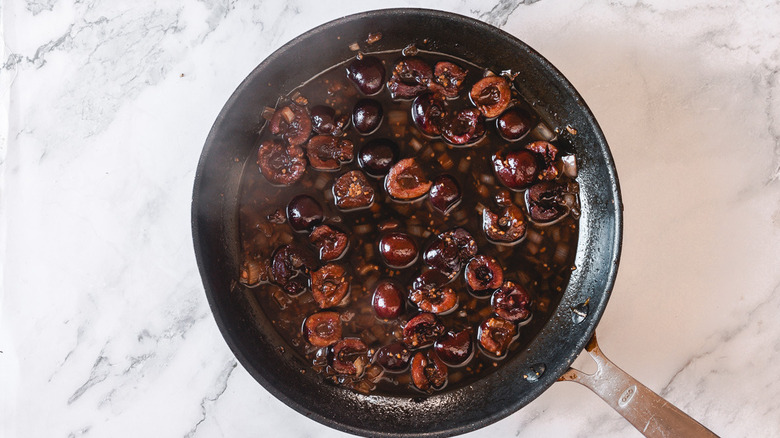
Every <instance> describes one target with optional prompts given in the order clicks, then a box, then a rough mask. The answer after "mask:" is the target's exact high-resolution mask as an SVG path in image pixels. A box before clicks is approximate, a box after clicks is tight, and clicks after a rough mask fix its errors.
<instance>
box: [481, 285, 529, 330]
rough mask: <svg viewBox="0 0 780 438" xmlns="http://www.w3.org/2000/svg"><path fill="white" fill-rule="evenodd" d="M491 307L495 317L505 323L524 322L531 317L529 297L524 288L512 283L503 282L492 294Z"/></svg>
mask: <svg viewBox="0 0 780 438" xmlns="http://www.w3.org/2000/svg"><path fill="white" fill-rule="evenodd" d="M490 303H491V305H492V306H493V310H494V311H495V312H496V315H498V316H500V317H502V318H504V319H506V320H507V321H513V322H517V321H524V320H526V319H528V317H529V316H531V297H530V296H529V295H528V291H527V290H525V288H524V287H523V286H521V285H519V284H517V283H515V282H513V281H505V282H504V284H503V286H501V288H500V289H498V290H496V291H495V292H493V298H492V299H491V302H490Z"/></svg>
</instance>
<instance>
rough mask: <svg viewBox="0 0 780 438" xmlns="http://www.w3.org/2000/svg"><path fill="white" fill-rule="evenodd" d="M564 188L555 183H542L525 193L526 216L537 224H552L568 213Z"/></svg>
mask: <svg viewBox="0 0 780 438" xmlns="http://www.w3.org/2000/svg"><path fill="white" fill-rule="evenodd" d="M566 194H567V192H566V187H564V186H563V185H562V184H558V183H557V182H555V181H542V182H540V183H538V184H534V185H532V186H531V187H530V188H529V189H528V190H527V191H526V192H525V203H526V205H527V206H528V215H529V216H531V219H532V220H533V221H534V222H536V223H539V224H545V223H550V222H554V221H556V220H558V219H560V218H562V217H563V216H564V215H566V213H568V212H569V207H568V206H567V205H566Z"/></svg>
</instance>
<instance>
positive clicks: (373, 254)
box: [240, 52, 578, 396]
mask: <svg viewBox="0 0 780 438" xmlns="http://www.w3.org/2000/svg"><path fill="white" fill-rule="evenodd" d="M373 56H377V57H379V58H380V59H382V60H383V62H384V63H385V67H386V72H387V78H389V75H390V72H391V71H392V66H393V64H394V62H395V61H396V60H397V59H398V58H399V57H400V56H401V53H400V52H393V53H384V54H374V55H373ZM416 56H417V57H420V58H422V59H424V60H426V61H428V63H429V64H430V65H431V66H433V65H434V64H435V63H436V62H437V61H442V60H447V61H451V62H454V63H456V64H458V65H460V66H461V67H463V68H467V69H468V70H469V73H468V77H467V79H466V81H465V83H464V86H463V87H462V89H461V93H460V97H459V98H458V99H457V100H449V101H448V104H449V105H450V106H451V107H453V108H458V107H462V106H466V105H468V97H467V96H468V92H469V90H470V89H471V86H472V85H473V84H474V83H475V82H476V81H478V80H479V79H480V78H482V76H483V69H481V68H479V67H477V66H474V65H470V64H468V63H466V62H464V61H462V60H460V59H455V58H452V57H449V56H447V55H443V54H438V53H425V52H420V53H418V54H417V55H416ZM349 61H351V60H349ZM349 61H346V62H345V63H342V64H339V65H336V66H334V67H333V68H331V69H329V70H327V71H325V72H323V73H321V74H319V75H317V76H316V77H314V78H313V79H312V80H310V81H308V82H307V83H306V84H304V85H303V86H301V87H299V88H298V89H296V90H294V91H293V92H292V93H291V94H290V96H291V97H293V98H294V97H298V96H303V97H305V98H306V99H307V100H308V106H309V108H311V107H313V106H315V105H328V106H331V107H333V108H334V109H335V110H336V111H337V113H340V114H348V115H349V114H351V113H352V108H353V106H354V104H355V102H356V101H357V100H358V99H360V98H363V97H364V96H363V95H362V94H361V93H360V91H358V90H357V89H356V88H355V86H353V84H352V83H351V82H350V81H349V80H348V79H347V77H346V74H345V65H346V64H347V63H348V62H349ZM513 93H514V94H516V92H514V91H513ZM515 97H516V98H517V99H518V100H519V101H520V102H519V105H522V106H523V107H524V108H526V109H527V110H529V111H532V108H531V107H530V106H529V105H528V104H527V103H525V102H524V101H522V98H521V97H520V96H515ZM371 98H372V99H376V100H378V101H379V102H380V103H381V105H382V107H383V109H384V118H383V120H382V123H381V126H380V127H379V128H378V130H377V131H376V132H374V133H372V134H371V135H368V136H364V135H361V134H360V133H358V132H357V131H356V130H355V129H354V128H353V127H350V129H348V130H347V132H346V138H348V139H349V140H351V141H352V142H353V143H354V146H355V148H354V151H355V156H356V157H357V153H358V151H359V150H360V147H361V146H362V145H363V144H365V143H366V142H367V141H368V140H370V139H374V138H389V139H392V140H393V141H395V142H396V143H397V144H398V146H399V148H400V158H408V157H416V159H417V161H418V163H419V164H420V165H421V167H422V168H423V169H424V170H425V171H426V172H427V174H428V175H429V176H430V177H431V179H433V178H434V177H435V176H437V175H440V174H445V173H446V174H449V175H451V176H453V177H454V178H455V179H456V180H457V181H458V183H459V185H460V187H461V191H462V195H463V196H462V200H461V201H460V203H459V204H458V205H457V206H456V207H455V208H453V209H452V210H450V212H449V213H448V214H447V215H446V216H445V215H443V214H442V213H440V212H439V211H437V210H435V209H434V208H432V206H431V203H430V201H429V200H428V199H427V197H424V198H423V199H421V200H417V201H414V202H406V203H402V202H398V201H394V200H391V199H390V197H389V196H388V195H387V193H386V191H385V190H384V188H383V179H382V178H372V177H369V180H370V181H371V184H372V185H373V187H374V190H375V192H376V198H375V201H374V204H373V206H372V207H371V208H369V209H363V210H357V211H348V212H344V211H341V210H339V209H338V208H337V207H336V206H335V205H334V201H333V193H332V185H333V180H334V179H335V178H336V177H337V176H339V175H341V174H343V173H345V172H347V171H350V170H360V166H359V165H358V160H357V158H355V159H354V160H353V161H352V162H350V163H347V164H345V165H343V166H342V168H341V169H340V170H339V171H336V172H327V171H318V170H316V169H313V168H312V167H311V166H309V167H307V169H306V172H305V174H304V176H303V177H302V178H301V179H300V180H299V181H297V182H296V183H294V184H292V185H290V186H284V187H280V186H275V185H272V184H271V183H269V182H268V181H267V180H266V179H265V178H264V177H263V175H262V174H261V173H260V172H259V171H258V166H257V164H256V163H255V160H254V157H251V158H250V160H248V161H247V163H246V168H245V171H244V173H243V177H242V178H243V179H242V183H241V194H240V196H241V198H240V230H241V246H242V252H243V257H244V260H245V261H247V260H251V261H254V262H255V263H257V264H259V265H260V266H263V268H262V269H263V273H262V274H261V279H262V280H263V281H261V282H260V284H259V285H252V286H253V287H252V288H251V289H250V291H251V296H252V297H253V298H254V299H256V300H257V303H258V304H259V306H260V308H262V310H263V312H264V313H265V314H266V316H267V317H268V318H269V319H270V320H271V321H272V322H273V324H274V326H275V327H276V330H277V331H278V332H279V334H280V335H281V336H282V337H283V338H284V339H286V340H287V341H288V342H289V347H292V349H293V350H294V351H295V352H296V353H297V354H299V355H300V356H301V357H302V358H303V359H304V361H305V362H307V363H310V364H311V370H312V371H314V372H316V373H319V374H321V375H322V377H323V380H324V381H327V382H331V383H335V384H339V385H343V386H346V387H349V388H351V389H354V390H356V391H359V392H362V393H369V392H371V393H382V394H390V395H398V396H420V395H423V394H424V393H423V392H421V391H420V390H418V389H417V388H416V387H415V386H414V385H413V384H412V383H411V375H410V371H409V369H408V368H407V369H406V370H405V371H403V372H399V373H390V372H386V371H385V370H384V369H383V367H382V366H381V365H379V364H377V363H376V361H375V360H372V356H373V354H374V353H375V352H376V350H377V349H379V348H380V347H382V346H384V345H387V344H389V343H391V342H394V341H398V340H400V339H401V337H402V335H401V333H402V329H403V326H404V324H405V323H406V321H408V320H409V319H410V318H411V317H413V316H415V315H417V314H418V313H419V310H417V308H416V306H415V305H414V304H413V303H411V302H409V301H408V300H407V302H406V303H405V304H406V306H405V310H404V313H403V315H402V316H401V317H400V318H397V319H393V320H390V321H385V320H382V319H379V318H377V317H376V316H375V313H374V310H373V308H372V303H371V300H372V294H373V291H374V287H375V285H376V284H377V282H378V281H380V280H381V279H393V280H396V281H397V282H399V283H400V284H401V285H403V286H404V287H405V288H408V286H409V285H410V284H411V282H412V280H413V279H414V278H415V277H416V276H417V275H419V274H420V272H421V267H422V266H423V265H424V263H423V261H422V253H423V252H424V250H425V248H427V246H428V245H429V243H430V241H431V240H432V238H433V237H434V236H435V235H436V234H437V233H440V232H443V231H446V230H449V229H452V228H454V227H462V228H465V229H466V230H468V231H469V232H470V233H471V235H472V236H473V237H474V239H475V240H476V243H477V246H478V254H483V255H488V256H492V257H494V258H495V259H497V260H498V261H499V262H500V263H501V265H502V266H503V268H504V280H512V281H514V282H516V283H519V284H521V285H523V286H525V288H526V289H527V290H528V292H529V293H530V295H531V298H532V300H533V301H532V306H531V309H532V316H531V318H530V319H529V320H527V321H524V322H522V323H520V324H518V326H519V327H518V337H517V339H516V340H515V341H514V342H513V343H512V344H511V346H510V347H509V351H508V353H507V354H505V355H504V356H503V357H502V358H496V357H493V356H492V355H490V354H489V353H487V352H486V351H485V350H484V349H482V347H481V346H480V345H479V342H478V340H477V327H478V326H479V324H480V323H481V322H482V321H484V320H485V319H486V318H488V317H490V316H491V315H492V314H493V310H492V308H491V303H490V297H489V296H488V297H487V298H477V297H475V296H473V295H472V294H470V293H469V291H468V287H467V286H466V281H465V279H464V275H463V270H461V272H460V273H459V274H458V275H457V277H456V278H455V280H454V281H453V282H452V283H450V284H449V286H450V287H452V288H453V289H454V290H455V291H456V292H457V295H458V306H457V308H456V309H455V311H453V312H451V313H449V314H446V315H443V316H439V319H440V320H441V322H442V323H443V324H444V326H445V327H446V329H447V330H456V331H459V330H461V329H464V328H472V329H473V331H472V334H471V335H472V341H473V342H472V348H473V350H474V354H473V357H472V358H471V359H470V360H469V361H467V362H466V363H465V364H464V365H462V366H459V367H452V366H450V367H449V371H448V383H447V386H446V388H442V389H445V390H446V389H451V388H454V387H458V386H461V385H464V384H468V383H470V382H473V381H474V380H475V379H478V378H480V377H481V376H484V375H486V374H487V373H490V372H492V371H493V370H495V369H496V368H497V367H499V366H501V364H502V362H503V361H505V360H506V359H507V358H510V357H512V356H513V355H514V354H516V353H517V352H518V351H520V350H522V349H523V348H524V347H525V346H526V345H528V343H529V342H530V341H531V340H532V339H533V338H534V337H535V336H536V334H537V333H538V332H539V330H540V329H541V327H543V326H544V324H545V323H546V322H547V320H548V319H549V316H550V314H551V312H552V310H554V308H555V307H556V306H557V304H558V302H559V301H560V297H561V296H562V294H563V291H564V289H565V288H566V285H567V283H568V280H569V277H570V274H571V271H572V270H573V269H574V266H573V260H574V256H575V253H576V247H577V235H578V229H577V227H578V221H577V218H576V216H578V215H577V212H576V209H573V210H572V211H573V212H572V213H569V214H567V215H566V216H564V217H563V218H562V219H560V220H559V221H557V222H555V223H553V224H551V225H546V226H539V225H536V224H534V223H532V222H530V221H529V222H528V230H527V233H526V236H525V238H524V239H523V241H522V242H520V243H519V244H516V245H513V246H506V245H498V244H495V243H492V242H489V241H488V240H487V238H486V236H485V233H484V232H483V230H482V215H481V214H482V209H484V208H488V209H491V210H492V211H494V212H495V211H498V210H500V208H499V207H498V206H497V204H496V201H495V199H494V195H495V193H496V192H497V191H498V190H499V189H501V188H503V186H502V185H501V184H500V182H498V180H497V178H496V176H495V173H494V171H493V168H492V165H491V162H490V157H491V156H492V155H493V154H494V153H495V152H496V151H497V150H499V149H501V148H507V147H509V148H514V149H517V148H522V147H523V145H525V144H527V143H528V142H531V141H534V140H540V139H542V140H552V141H553V143H554V144H555V145H556V146H558V147H559V149H560V152H561V154H564V153H573V151H572V150H571V148H570V146H568V145H566V144H564V143H562V142H557V141H556V140H555V139H551V138H549V136H551V135H552V131H550V130H549V129H548V128H546V127H545V126H544V125H541V126H540V127H537V129H534V130H532V131H531V132H530V133H529V134H528V135H527V136H526V137H524V138H523V139H521V140H519V141H517V142H513V143H510V142H507V141H506V140H504V139H502V138H501V137H500V136H499V135H498V133H497V131H496V125H495V121H494V120H488V121H486V122H485V127H486V131H487V133H486V135H485V137H484V138H483V139H482V140H480V141H479V142H478V143H476V144H475V145H472V146H470V147H453V146H450V145H448V144H446V143H445V142H444V141H443V140H442V139H441V138H435V139H429V138H426V137H425V136H424V135H422V134H421V132H420V131H419V130H418V129H417V128H416V126H415V124H414V123H413V121H412V120H411V116H410V105H411V100H392V99H391V98H390V95H389V93H388V91H387V88H386V87H385V88H384V89H383V90H382V91H381V92H380V93H379V94H378V95H375V96H371ZM263 104H267V105H273V102H259V105H263ZM270 138H273V136H272V135H271V134H270V132H268V127H267V126H266V128H264V129H263V131H262V132H261V133H260V137H259V141H258V146H259V145H260V143H262V142H263V141H265V140H267V139H270ZM559 178H560V179H561V180H563V181H564V182H568V183H569V184H570V185H573V184H574V183H573V181H571V180H570V179H568V177H567V176H565V175H563V174H562V175H561V176H560V177H559ZM299 194H308V195H310V196H312V197H314V198H316V199H317V200H319V202H320V204H321V205H322V207H323V210H324V215H325V219H324V223H325V224H328V225H331V226H334V227H337V228H339V229H341V230H343V231H344V232H345V233H346V234H347V235H348V236H349V248H348V250H347V253H346V255H345V256H344V257H343V258H342V259H340V260H338V261H337V262H336V263H339V264H340V265H342V266H344V267H345V268H346V270H347V275H346V276H347V279H348V280H349V282H350V295H349V302H348V304H347V305H345V306H341V307H336V308H333V309H330V310H334V311H337V312H339V313H340V315H341V320H342V322H343V324H342V326H343V333H342V337H345V338H346V337H357V338H360V339H362V340H363V342H364V343H365V344H366V346H368V349H369V351H368V358H367V359H368V362H369V363H370V364H371V365H369V366H367V367H366V369H365V371H364V372H363V373H362V375H361V376H359V377H355V376H344V375H339V374H337V373H335V371H334V370H333V369H332V367H330V366H329V365H328V358H327V356H328V354H327V350H328V347H324V348H317V347H314V346H312V345H310V344H309V343H308V342H307V341H306V339H305V337H304V336H303V333H302V325H303V322H304V320H305V319H306V317H307V316H309V315H311V314H313V313H315V312H318V311H320V309H319V308H318V306H317V303H316V302H315V301H314V299H313V297H312V294H311V292H310V291H307V292H305V293H303V294H301V295H299V296H297V297H291V296H288V295H287V294H285V293H284V292H283V291H282V289H281V288H280V287H279V286H278V285H276V284H274V283H273V281H272V278H271V279H270V280H269V277H271V276H270V274H268V273H266V271H270V270H268V269H267V268H268V266H269V264H270V259H271V257H272V254H273V252H274V250H275V249H276V248H277V247H279V246H280V245H282V244H287V243H293V244H296V245H298V246H299V247H302V248H306V249H308V250H311V251H312V254H313V255H314V257H315V258H316V254H317V253H316V249H314V247H313V246H312V245H311V244H310V243H309V241H308V233H307V232H296V231H294V230H293V229H292V228H291V227H290V225H289V224H288V223H286V222H285V223H278V222H282V221H283V219H284V216H285V208H286V206H287V204H288V202H289V200H290V199H291V198H293V197H294V196H296V195H299ZM511 194H512V197H513V201H514V203H515V204H516V205H518V206H520V207H521V208H522V209H523V211H524V212H525V213H526V216H527V209H526V207H525V201H524V192H523V191H519V192H511ZM393 219H394V220H397V221H398V222H400V224H401V225H400V228H399V229H398V231H402V232H405V233H407V234H409V235H411V236H412V237H413V238H414V239H415V240H416V242H417V245H418V247H419V248H420V257H418V260H417V261H416V262H415V263H414V264H413V265H412V266H411V267H408V268H405V269H393V268H390V267H388V266H387V265H386V264H385V263H384V262H383V261H382V258H381V257H380V254H379V252H378V248H377V242H378V240H379V236H380V231H379V229H378V226H379V224H380V223H382V222H384V221H387V220H393ZM307 372H308V371H307Z"/></svg>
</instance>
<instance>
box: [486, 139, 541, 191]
mask: <svg viewBox="0 0 780 438" xmlns="http://www.w3.org/2000/svg"><path fill="white" fill-rule="evenodd" d="M537 157H538V156H537V154H535V153H533V152H531V151H529V150H526V149H520V150H518V151H509V152H507V151H498V152H496V154H495V155H493V158H492V161H493V170H494V171H495V172H496V176H497V177H498V180H499V181H501V183H502V184H504V185H505V186H507V187H508V188H510V189H512V190H521V189H524V188H526V187H528V186H530V185H531V184H533V183H534V182H536V181H537V175H539V168H540V166H539V160H538V158H537Z"/></svg>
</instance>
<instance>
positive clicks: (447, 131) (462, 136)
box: [441, 108, 485, 146]
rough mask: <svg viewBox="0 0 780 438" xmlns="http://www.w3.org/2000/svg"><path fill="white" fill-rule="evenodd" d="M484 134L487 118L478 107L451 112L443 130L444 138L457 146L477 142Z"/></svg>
mask: <svg viewBox="0 0 780 438" xmlns="http://www.w3.org/2000/svg"><path fill="white" fill-rule="evenodd" d="M484 135H485V118H484V117H482V113H480V112H479V110H478V109H476V108H465V109H462V110H460V111H455V112H453V113H450V116H449V117H447V119H446V120H445V122H444V125H443V127H442V130H441V136H442V138H444V139H445V140H446V141H447V142H448V143H450V144H452V145H455V146H461V145H468V144H471V143H475V142H476V141H477V140H479V139H481V138H482V136H484Z"/></svg>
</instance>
